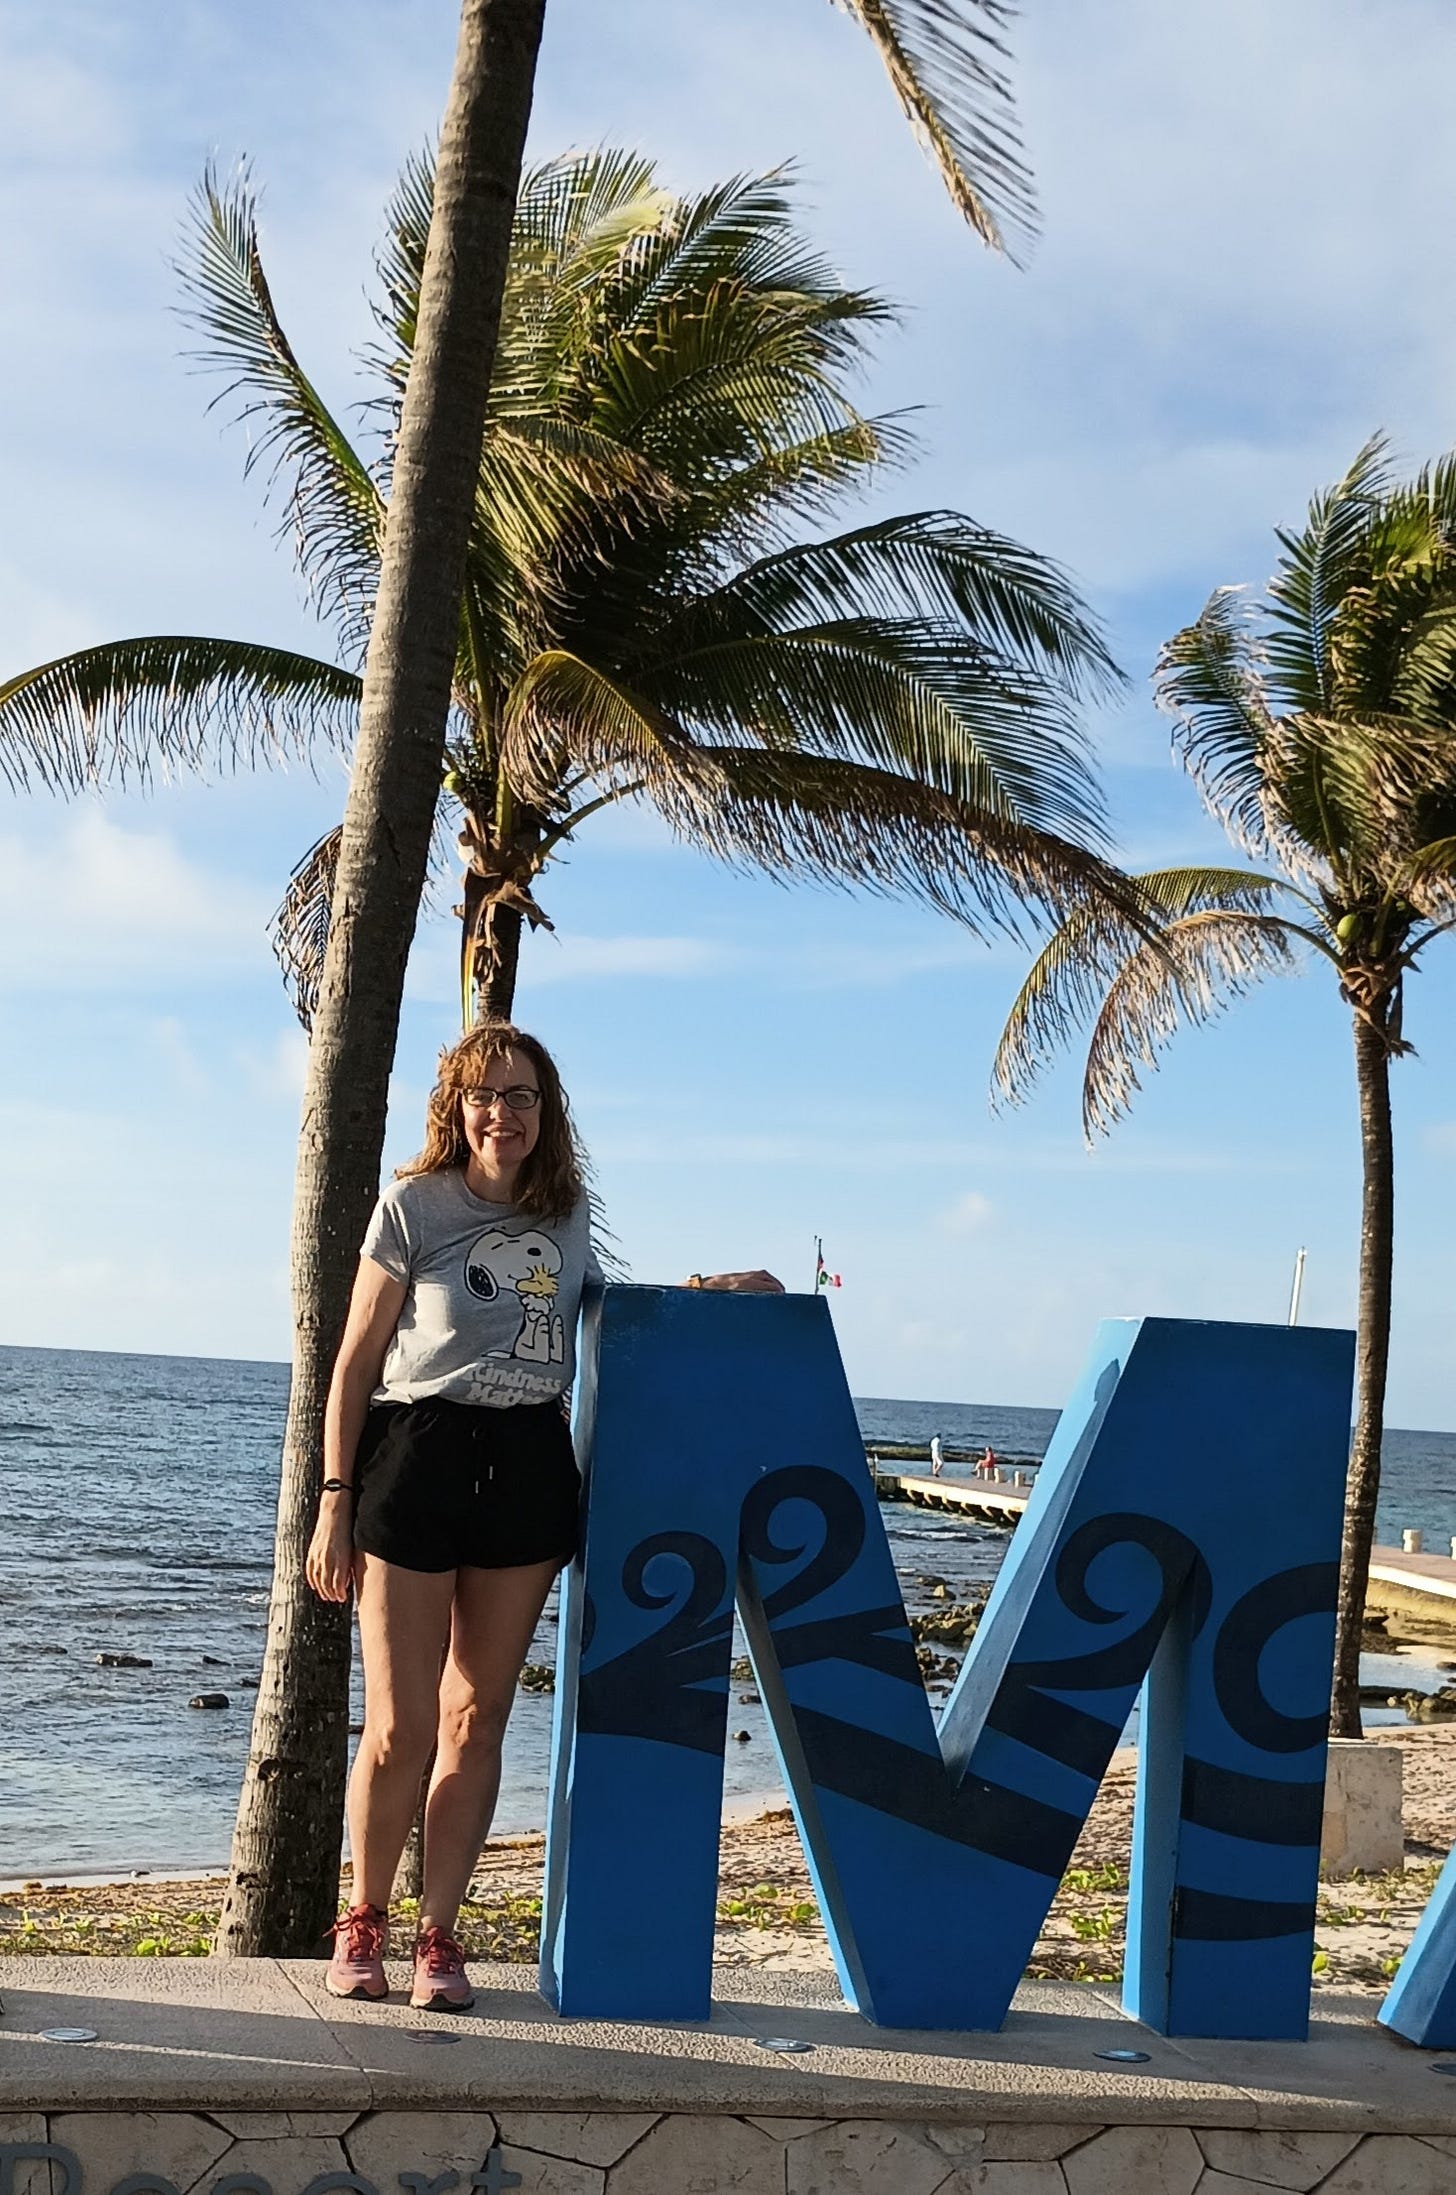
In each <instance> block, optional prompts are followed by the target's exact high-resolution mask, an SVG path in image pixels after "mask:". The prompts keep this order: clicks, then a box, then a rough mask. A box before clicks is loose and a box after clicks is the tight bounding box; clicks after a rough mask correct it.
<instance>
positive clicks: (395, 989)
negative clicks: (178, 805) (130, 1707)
mask: <svg viewBox="0 0 1456 2195" xmlns="http://www.w3.org/2000/svg"><path fill="white" fill-rule="evenodd" d="M842 4H843V5H845V7H846V9H847V12H849V13H851V14H852V15H854V16H856V17H857V18H858V20H859V21H860V22H861V24H862V25H863V27H864V28H865V30H866V31H867V33H868V34H869V36H870V37H871V39H872V40H873V41H874V43H875V45H876V47H877V49H878V50H879V52H880V53H881V56H882V58H883V59H884V61H885V63H886V67H887V69H888V72H889V74H890V77H891V81H892V84H893V86H894V89H895V91H896V94H897V97H898V98H899V100H900V102H901V105H902V106H903V107H904V109H905V111H906V112H907V114H908V115H909V117H910V119H911V122H912V125H913V126H914V127H915V129H916V130H917V132H918V133H919V134H920V135H921V136H922V137H923V138H924V139H925V141H926V142H927V143H928V146H929V149H930V151H931V153H932V155H933V157H934V158H935V160H936V162H937V164H938V165H939V167H940V170H941V173H942V175H943V177H944V179H945V181H946V183H947V186H948V188H949V189H950V192H951V195H952V197H953V198H954V200H955V201H956V203H957V204H958V205H959V206H960V208H961V210H962V211H963V213H965V215H966V216H967V218H968V219H969V220H970V222H971V224H972V226H973V227H974V228H976V230H977V231H978V233H979V234H981V235H982V236H983V238H985V240H986V241H988V242H989V243H991V244H993V245H1001V244H1002V241H1003V230H1004V231H1005V233H1006V234H1008V235H1012V236H1014V235H1015V234H1016V233H1017V232H1018V231H1020V232H1021V233H1022V234H1027V233H1029V230H1030V227H1031V220H1032V209H1031V198H1030V188H1029V182H1028V178H1027V174H1026V170H1025V168H1024V166H1023V164H1022V162H1021V159H1020V154H1019V146H1018V143H1017V139H1016V135H1015V130H1014V124H1013V118H1012V112H1011V105H1010V96H1009V90H1008V86H1007V80H1006V76H1005V73H1004V65H1003V64H1004V61H1005V58H1006V56H1005V48H1004V45H1003V44H1002V41H1001V37H1000V33H1001V32H1002V30H1003V29H1004V28H1005V26H1006V24H1007V22H1008V20H1009V19H1010V15H1011V12H1012V11H1011V9H1010V7H1009V5H1008V4H1007V0H842ZM544 6H545V0H462V8H461V23H460V36H459V41H458V44H457V50H456V58H455V67H454V71H453V75H452V80H451V87H450V95H449V100H448V103H447V107H446V114H445V121H444V125H443V129H442V135H441V166H440V175H441V186H442V187H441V188H440V189H438V190H437V191H436V194H435V198H434V207H433V217H432V222H431V228H430V234H429V240H428V250H427V259H426V268H425V274H424V280H423V285H422V293H421V303H420V317H419V328H418V331H417V337H416V341H415V343H414V347H413V357H412V364H411V370H410V373H409V376H408V382H407V386H406V389H405V394H404V400H403V404H402V407H401V414H400V429H399V443H398V454H397V459H396V463H395V465H394V467H393V471H392V476H391V488H390V510H389V526H388V531H387V534H386V536H385V542H384V553H383V557H382V562H381V567H380V574H379V585H378V593H377V597H376V598H375V600H374V603H373V605H372V610H373V615H372V623H371V637H370V644H369V650H368V659H367V662H366V665H365V675H364V680H363V687H362V695H361V718H360V730H359V736H358V741H357V745H356V750H355V757H354V766H353V771H352V777H351V786H350V798H349V804H348V808H347V810H346V814H345V820H344V826H343V831H342V834H341V838H340V842H339V852H338V869H337V875H336V880H335V887H334V905H335V910H336V919H335V920H334V922H333V925H332V934H331V937H330V942H329V947H328V953H327V962H326V966H325V968H324V971H323V977H322V987H321V994H320V1001H319V1010H318V1012H317V1014H316V1016H315V1020H314V1029H313V1043H312V1045H311V1048H310V1055H309V1075H308V1083H307V1088H306V1091H305V1098H304V1126H303V1132H302V1135H301V1138H300V1146H299V1165H298V1174H297V1181H296V1196H295V1211H294V1229H293V1254H294V1267H293V1278H294V1287H293V1295H294V1319H295V1343H294V1376H293V1382H292V1388H291V1393H290V1405H289V1423H288V1430H287V1433H286V1435H285V1441H284V1455H283V1485H282V1491H281V1494H280V1505H279V1528H278V1539H277V1548H276V1559H275V1579H274V1595H273V1604H272V1609H271V1613H270V1624H269V1642H268V1653H267V1659H266V1663H265V1670H264V1677H263V1684H262V1690H261V1692H260V1697H259V1706H258V1713H257V1717H256V1718H255V1725H254V1745H253V1751H252V1755H251V1757H250V1761H249V1767H248V1772H247V1779H246V1782H245V1787H244V1794H243V1801H242V1806H241V1809H240V1814H239V1829H238V1837H237V1841H236V1844H235V1849H234V1866H233V1876H232V1882H231V1885H230V1890H229V1896H228V1902H227V1910H226V1913H225V1917H224V1925H223V1928H222V1931H221V1933H220V1937H219V1948H220V1949H224V1950H229V1951H234V1952H244V1951H253V1952H268V1953H281V1952H286V1951H298V1950H303V1949H305V1948H307V1947H310V1946H311V1945H312V1943H313V1942H314V1939H315V1936H316V1932H317V1931H318V1929H319V1928H320V1927H322V1925H323V1924H324V1922H325V1921H326V1920H327V1917H328V1915H329V1913H330V1911H331V1910H332V1906H333V1897H334V1876H333V1873H332V1858H333V1857H336V1855H337V1837H338V1825H339V1807H338V1785H339V1781H340V1779H341V1776H342V1762H343V1749H344V1729H345V1719H346V1704H345V1702H346V1687H345V1683H344V1674H343V1672H344V1663H345V1656H346V1653H347V1645H346V1631H345V1626H344V1623H343V1620H342V1618H341V1617H340V1616H339V1614H338V1612H337V1611H334V1610H327V1609H321V1608H320V1607H319V1605H318V1604H317V1603H315V1602H314V1601H313V1600H312V1598H311V1596H310V1595H309V1594H308V1593H307V1591H306V1590H305V1588H304V1586H303V1583H302V1558H303V1552H304V1548H305V1546H306V1543H307V1539H308V1534H309V1530H310V1528H311V1522H312V1514H313V1508H314V1504H315V1501H316V1487H317V1480H318V1463H319V1449H320V1427H321V1422H322V1400H323V1394H324V1391H325V1387H326V1384H327V1380H328V1375H329V1369H330V1366H331V1363H332V1358H333V1355H334V1351H335V1348H336V1346H337V1339H338V1335H339V1332H340V1330H341V1328H342V1323H343V1316H344V1309H345V1305H346V1302H347V1297H348V1290H349V1286H350V1282H351V1278H352V1273H353V1267H354V1246H355V1244H356V1243H357V1240H358V1236H359V1232H360V1228H361V1226H362V1224H363V1219H364V1215H365V1212H366V1211H367V1208H368V1204H369V1200H370V1198H371V1197H372V1196H373V1193H374V1186H375V1183H376V1181H377V1177H378V1168H379V1160H380V1155H381V1152H382V1148H383V1137H384V1121H385V1103H386V1091H387V1083H388V1074H389V1068H390V1065H391V1063H392V1059H393V1052H394V1042H395V1035H396V1031H397V1027H398V1014H399V1003H400V998H401V994H402V990H403V981H404V964H405V958H406V955H407V952H408V948H409V942H410V939H411V937H412V935H413V931H414V925H415V920H416V915H417V911H418V904H419V896H420V891H421V889H422V885H423V880H424V873H425V864H426V859H427V852H428V843H429V837H430V830H431V823H432V819H433V816H434V813H435V809H436V804H437V801H438V796H439V783H440V774H441V762H442V753H443V747H444V741H445V735H446V729H447V722H448V718H449V713H450V706H451V698H452V681H453V675H454V670H455V665H456V660H457V631H458V620H459V615H460V604H461V582H462V574H463V570H464V563H465V556H466V549H467V538H468V535H469V532H470V526H471V514H472V507H473V503H474V499H475V493H476V473H475V455H474V453H475V452H476V451H478V449H479V447H480V441H481V431H482V425H483V421H484V417H485V410H486V402H487V395H488V389H489V384H490V378H491V373H492V369H493V364H494V356H495V347H496V335H497V327H498V319H499V309H500V302H501V295H502V289H503V284H504V277H505V264H506V257H507V251H508V246H509V240H510V232H511V208H512V205H513V203H514V199H515V195H516V189H517V184H518V181H519V175H520V164H521V157H522V148H523V145H524V140H525V131H526V124H527V121H528V118H529V113H530V106H531V97H532V88H533V82H534V74H535V66H536V54H537V50H538V46H539V41H540V35H541V28H542V22H543V16H544ZM165 645H166V644H165V643H164V644H163V646H164V651H165ZM173 653H174V678H175V684H176V688H177V690H179V691H181V692H182V693H183V694H184V697H185V696H186V694H188V693H189V692H190V694H191V696H192V697H193V699H194V700H199V701H200V700H202V699H210V700H211V701H212V702H213V703H214V705H215V713H214V714H213V715H211V716H209V717H207V718H206V720H205V721H206V722H207V724H208V727H209V730H214V729H215V730H217V731H219V732H222V733H223V734H224V736H226V730H227V723H228V716H229V711H230V710H232V709H234V706H235V705H236V714H235V717H234V721H235V722H236V724H237V726H238V737H239V738H245V739H249V740H253V741H257V740H264V741H266V740H267V739H269V738H271V737H273V736H275V735H274V733H273V732H272V730H271V725H270V717H269V711H270V709H271V707H272V705H273V704H274V703H275V702H276V701H277V699H278V694H277V690H276V685H275V682H274V676H273V672H272V670H271V669H270V670H265V671H263V672H261V673H260V675H259V677H258V678H257V679H256V681H254V682H253V683H252V684H246V683H245V685H244V687H243V689H242V691H241V694H240V692H239V689H238V687H237V686H236V684H235V683H234V682H233V680H232V677H231V675H229V677H228V678H227V680H226V681H225V683H226V688H227V691H226V694H224V693H222V692H221V691H220V690H219V687H218V684H217V682H216V680H215V678H214V675H213V669H212V667H210V666H209V664H208V662H207V661H206V659H205V658H201V659H199V658H198V657H196V656H195V655H190V654H188V653H187V651H186V650H185V648H184V650H183V651H182V655H181V656H180V657H178V656H177V655H176V651H173ZM79 669H80V666H78V671H79ZM304 675H305V676H307V673H305V674H304ZM101 683H102V687H103V690H104V692H105V693H109V692H110V688H109V686H108V684H107V682H106V680H105V679H103V680H102V682H101ZM144 683H145V681H143V684H144ZM11 699H12V702H13V703H14V708H13V711H12V714H11V718H10V724H9V727H8V729H9V730H11V731H12V732H13V733H14V732H18V734H19V738H20V741H21V745H20V746H19V748H18V749H17V750H16V754H18V756H19V760H18V761H16V759H15V755H14V754H13V755H12V767H15V768H17V769H18V770H19V771H20V773H21V774H22V775H23V774H24V772H25V770H26V767H27V764H29V765H30V766H33V767H34V768H37V769H39V770H40V771H41V772H42V773H44V774H53V781H54V782H58V783H72V782H76V781H77V780H76V778H75V777H71V776H66V775H65V774H63V773H64V771H65V769H67V768H70V769H73V770H75V771H76V772H77V773H78V776H79V778H80V781H82V782H84V781H86V779H87V777H88V775H89V774H90V772H91V770H92V768H93V766H94V765H96V764H98V763H99V764H101V765H106V764H110V765H111V766H112V767H120V766H121V765H122V764H123V763H125V762H127V761H131V762H133V763H138V762H141V761H144V759H145V756H146V754H147V752H148V748H147V740H146V714H147V711H146V704H145V701H144V700H143V698H142V697H141V695H140V694H138V695H137V696H135V697H134V698H133V699H132V701H130V702H129V703H128V704H127V706H126V707H125V708H121V707H118V706H117V705H116V704H115V703H114V702H112V701H110V700H107V699H105V698H103V699H101V700H99V701H97V702H96V704H95V706H94V707H93V708H92V709H91V710H90V711H89V712H88V711H87V710H86V709H85V708H84V707H83V709H82V711H81V714H80V716H79V718H78V719H76V720H74V721H73V723H72V727H71V728H72V731H73V733H75V734H76V736H75V737H73V738H72V739H71V740H70V742H69V744H68V742H67V738H66V735H65V733H64V732H63V731H60V730H58V729H57V727H56V725H55V723H54V720H53V719H47V717H46V715H45V712H44V709H43V708H42V709H39V710H38V712H37V709H36V704H37V703H38V702H39V699H40V696H39V695H38V694H37V693H36V692H35V691H34V690H32V692H31V695H30V697H29V706H30V709H31V712H32V713H31V716H30V720H29V723H28V724H27V722H26V712H27V703H26V701H25V700H23V699H22V698H21V697H20V696H12V697H11ZM166 715H167V709H166V707H165V706H163V707H162V708H161V709H160V710H154V711H153V719H154V724H153V729H154V730H155V727H156V720H157V719H158V717H160V716H166ZM193 721H194V724H196V723H197V722H198V721H199V719H198V718H197V716H196V713H195V712H194V719H193ZM260 727H261V729H260ZM108 731H110V732H112V733H114V734H115V735H116V736H115V739H114V741H113V744H112V746H111V747H110V748H108V746H107V741H106V734H107V732H108ZM178 736H179V738H180V739H181V740H182V741H183V742H184V745H185V743H186V742H187V740H188V737H189V735H188V734H187V733H185V732H181V733H179V735H178ZM194 752H195V748H193V747H188V748H187V752H186V753H185V754H184V755H183V759H186V758H187V757H188V755H190V754H193V753H194Z"/></svg>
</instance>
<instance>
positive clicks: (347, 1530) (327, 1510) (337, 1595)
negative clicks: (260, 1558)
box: [303, 1494, 354, 1601]
mask: <svg viewBox="0 0 1456 2195" xmlns="http://www.w3.org/2000/svg"><path fill="white" fill-rule="evenodd" d="M303 1572H304V1576H305V1577H306V1578H307V1579H308V1582H309V1584H310V1585H311V1586H312V1587H313V1589H314V1591H315V1593H317V1595H318V1597H319V1599H320V1600H321V1601H346V1600H347V1599H348V1598H349V1587H350V1586H351V1585H352V1583H353V1582H354V1504H353V1501H352V1500H351V1498H350V1497H349V1495H347V1494H325V1495H324V1497H323V1499H322V1501H321V1502H320V1504H319V1514H318V1523H317V1524H316V1525H315V1526H314V1531H313V1540H312V1543H311V1545H310V1547H309V1550H308V1559H307V1561H306V1562H305V1563H304V1566H303Z"/></svg>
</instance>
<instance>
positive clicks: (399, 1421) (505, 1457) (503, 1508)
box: [354, 1399, 581, 1571]
mask: <svg viewBox="0 0 1456 2195" xmlns="http://www.w3.org/2000/svg"><path fill="white" fill-rule="evenodd" d="M354 1479H355V1484H356V1485H357V1486H358V1488H359V1500H358V1506H357V1507H356V1509H355V1511H354V1545H355V1546H356V1547H358V1548H362V1549H363V1551H364V1553H365V1554H366V1555H377V1556H378V1557H379V1558H380V1560H381V1561H382V1562H392V1563H397V1564H398V1565H399V1567H400V1568H401V1569H402V1570H434V1571H440V1570H458V1569H460V1568H461V1567H462V1566H464V1567H468V1568H470V1569H476V1570H511V1569H515V1568H517V1567H518V1566H520V1565H523V1564H526V1563H536V1562H554V1563H556V1564H557V1565H558V1566H559V1565H561V1564H563V1563H567V1562H570V1560H571V1558H572V1556H573V1555H574V1554H575V1553H576V1535H577V1511H578V1508H579V1505H580V1500H581V1478H580V1475H579V1474H578V1472H577V1468H576V1457H575V1455H574V1453H573V1451H572V1445H571V1432H570V1429H569V1428H568V1426H567V1423H566V1417H565V1414H564V1412H563V1410H562V1408H561V1405H560V1403H559V1402H538V1403H531V1404H529V1405H527V1406H518V1407H515V1408H512V1409H506V1410H488V1409H484V1408H479V1407H477V1406H476V1405H474V1404H472V1403H465V1402H445V1401H443V1400H440V1399H434V1400H431V1401H427V1402H382V1403H375V1404H373V1405H372V1407H371V1408H370V1412H369V1416H368V1418H367V1420H366V1421H365V1426H364V1431H363V1434H362V1436H361V1438H360V1441H359V1451H358V1457H357V1460H356V1462H355V1466H354Z"/></svg>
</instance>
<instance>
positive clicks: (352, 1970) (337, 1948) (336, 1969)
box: [324, 1905, 389, 2000]
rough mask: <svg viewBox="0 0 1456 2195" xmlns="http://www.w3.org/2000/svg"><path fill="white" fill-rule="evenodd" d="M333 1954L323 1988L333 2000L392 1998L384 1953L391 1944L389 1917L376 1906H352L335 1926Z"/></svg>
mask: <svg viewBox="0 0 1456 2195" xmlns="http://www.w3.org/2000/svg"><path fill="white" fill-rule="evenodd" d="M333 1936H334V1955H333V1957H332V1958H331V1959H330V1961H329V1971H328V1974H327V1975H326V1977H325V1981H324V1986H325V1988H326V1989H327V1990H328V1993H329V1995H330V1996H331V1997H370V1998H374V1999H376V2000H377V1999H378V1998H380V1997H387V1996H388V1995H389V1982H388V1980H387V1979H386V1977H385V1972H384V1952H385V1946H386V1944H387V1943H388V1941H389V1915H388V1914H387V1913H385V1912H383V1911H381V1909H380V1908H379V1907H378V1906H377V1905H351V1906H350V1908H349V1910H348V1912H347V1913H345V1914H344V1916H343V1918H342V1919H341V1920H337V1921H335V1923H334V1928H333Z"/></svg>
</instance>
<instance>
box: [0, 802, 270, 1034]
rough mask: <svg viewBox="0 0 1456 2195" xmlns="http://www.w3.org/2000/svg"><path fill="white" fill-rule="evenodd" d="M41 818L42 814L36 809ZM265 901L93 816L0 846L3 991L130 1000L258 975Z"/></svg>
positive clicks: (167, 846)
mask: <svg viewBox="0 0 1456 2195" xmlns="http://www.w3.org/2000/svg"><path fill="white" fill-rule="evenodd" d="M39 812H40V813H42V814H44V813H45V812H46V811H44V810H41V811H39ZM270 903H271V902H270V895H269V894H268V893H267V892H266V891H262V890H260V889H258V888H257V887H256V886H252V885H246V884H243V883H241V882H240V881H239V880H238V879H237V878H236V877H231V876H227V875H220V874H217V873H215V872H212V871H208V870H206V869H204V868H202V867H201V866H199V865H197V864H195V863H193V862H192V861H190V860H189V859H188V858H187V856H186V854H184V853H183V852H182V850H181V849H180V848H179V847H178V846H177V845H176V844H175V843H174V842H173V840H172V839H171V838H170V837H169V836H168V835H167V834H166V833H165V832H163V831H132V830H126V829H124V828H122V827H121V826H120V825H118V824H115V823H112V822H111V821H110V819H109V818H108V817H107V816H106V815H104V814H103V813H102V812H101V810H100V809H99V808H95V807H86V808H81V809H78V810H70V811H67V812H63V813H62V814H61V815H60V816H59V817H58V818H57V820H56V821H55V822H54V823H53V824H52V825H51V827H50V828H49V829H48V830H44V831H28V832H25V833H21V832H19V831H11V832H8V833H6V834H5V835H4V836H3V837H0V989H7V990H12V991H14V990H33V989H43V988H44V987H46V986H47V985H50V984H57V985H60V984H66V985H71V984H74V983H75V982H76V981H77V980H78V979H82V978H84V979H86V980H88V981H89V982H92V983H94V984H96V985H97V986H105V987H107V988H108V989H114V988H115V987H117V986H118V985H125V986H128V987H133V988H135V989H136V990H138V991H147V990H151V989H156V988H163V987H165V986H166V985H168V984H169V983H172V982H174V981H175V980H176V979H177V978H178V977H179V976H180V975H182V974H184V973H185V974H189V975H193V974H200V973H204V972H205V973H209V974H212V975H214V976H215V975H217V974H219V973H220V972H222V971H224V970H228V969H231V970H238V969H240V968H244V967H249V968H251V967H256V968H258V969H259V970H260V971H261V970H262V969H263V968H264V967H265V966H266V963H267V958H268V945H267V940H266V936H265V924H266V921H267V917H268V914H269V911H270Z"/></svg>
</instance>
